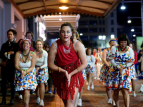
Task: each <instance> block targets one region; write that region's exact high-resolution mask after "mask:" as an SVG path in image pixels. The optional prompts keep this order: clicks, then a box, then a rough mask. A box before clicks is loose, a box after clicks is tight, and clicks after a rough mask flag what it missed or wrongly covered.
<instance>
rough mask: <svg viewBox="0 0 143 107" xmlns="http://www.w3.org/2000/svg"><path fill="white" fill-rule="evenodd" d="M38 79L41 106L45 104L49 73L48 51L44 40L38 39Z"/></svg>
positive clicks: (38, 95)
mask: <svg viewBox="0 0 143 107" xmlns="http://www.w3.org/2000/svg"><path fill="white" fill-rule="evenodd" d="M35 44H36V51H35V53H36V79H37V82H38V87H37V90H36V94H37V101H36V103H38V104H39V105H40V106H44V102H43V99H44V94H45V85H44V83H47V80H48V78H49V75H48V68H47V67H48V64H47V62H48V53H47V52H46V51H45V50H43V41H42V40H41V39H38V40H37V41H36V42H35Z"/></svg>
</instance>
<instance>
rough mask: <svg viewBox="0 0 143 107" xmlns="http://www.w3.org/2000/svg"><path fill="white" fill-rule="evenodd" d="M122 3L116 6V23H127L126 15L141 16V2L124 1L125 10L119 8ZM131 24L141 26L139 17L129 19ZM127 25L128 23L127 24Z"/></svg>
mask: <svg viewBox="0 0 143 107" xmlns="http://www.w3.org/2000/svg"><path fill="white" fill-rule="evenodd" d="M125 1H141V0H125ZM121 5H122V3H120V4H119V5H118V7H117V22H118V25H127V24H128V23H127V20H128V19H127V17H128V16H130V17H141V3H124V5H125V6H126V9H125V10H121V9H120V7H121ZM131 20H132V23H131V24H130V25H131V26H141V19H131ZM128 25H129V24H128Z"/></svg>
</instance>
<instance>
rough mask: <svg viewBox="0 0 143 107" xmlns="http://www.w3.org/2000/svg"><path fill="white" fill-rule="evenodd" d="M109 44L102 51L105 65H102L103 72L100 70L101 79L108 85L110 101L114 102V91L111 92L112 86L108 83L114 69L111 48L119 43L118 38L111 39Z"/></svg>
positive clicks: (107, 90)
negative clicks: (110, 55) (111, 60)
mask: <svg viewBox="0 0 143 107" xmlns="http://www.w3.org/2000/svg"><path fill="white" fill-rule="evenodd" d="M109 45H110V47H109V48H107V49H104V50H103V53H102V61H103V66H102V68H101V72H100V81H102V82H103V84H104V86H105V87H106V93H107V96H108V103H109V104H112V93H111V90H110V87H109V86H108V83H109V82H110V81H111V80H110V76H111V74H112V70H113V69H112V68H111V67H112V65H111V62H110V57H109V54H110V51H111V48H112V47H113V46H115V45H117V39H116V38H113V39H110V41H109ZM113 105H115V104H113Z"/></svg>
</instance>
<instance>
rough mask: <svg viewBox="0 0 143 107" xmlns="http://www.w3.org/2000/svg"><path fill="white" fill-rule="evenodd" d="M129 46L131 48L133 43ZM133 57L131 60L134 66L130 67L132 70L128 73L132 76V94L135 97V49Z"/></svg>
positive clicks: (136, 57)
mask: <svg viewBox="0 0 143 107" xmlns="http://www.w3.org/2000/svg"><path fill="white" fill-rule="evenodd" d="M129 46H130V48H132V49H133V45H132V44H131V43H130V45H129ZM134 58H135V60H134V62H133V64H134V66H133V67H132V72H131V73H130V74H131V76H133V78H132V79H131V83H132V90H133V96H134V97H136V92H135V79H136V77H135V75H136V70H137V65H136V64H137V62H138V56H137V52H135V51H134Z"/></svg>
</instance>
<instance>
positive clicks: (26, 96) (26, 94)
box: [24, 90, 30, 107]
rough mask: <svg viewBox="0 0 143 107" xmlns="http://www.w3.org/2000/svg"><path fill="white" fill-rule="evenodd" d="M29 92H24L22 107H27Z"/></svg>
mask: <svg viewBox="0 0 143 107" xmlns="http://www.w3.org/2000/svg"><path fill="white" fill-rule="evenodd" d="M29 100H30V90H24V107H29Z"/></svg>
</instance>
